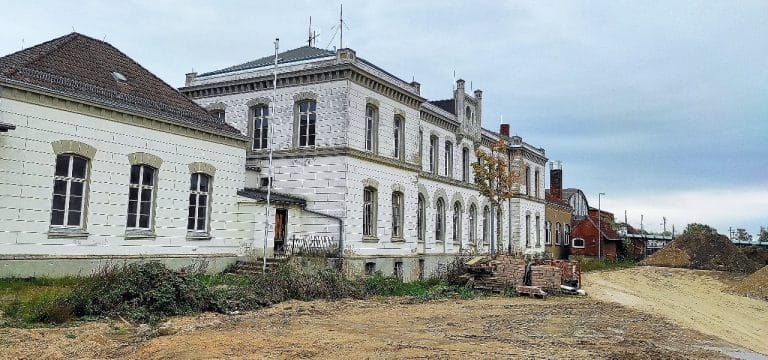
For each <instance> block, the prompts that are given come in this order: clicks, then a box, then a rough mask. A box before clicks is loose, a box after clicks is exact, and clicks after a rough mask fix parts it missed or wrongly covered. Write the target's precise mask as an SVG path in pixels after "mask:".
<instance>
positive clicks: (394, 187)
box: [180, 46, 546, 278]
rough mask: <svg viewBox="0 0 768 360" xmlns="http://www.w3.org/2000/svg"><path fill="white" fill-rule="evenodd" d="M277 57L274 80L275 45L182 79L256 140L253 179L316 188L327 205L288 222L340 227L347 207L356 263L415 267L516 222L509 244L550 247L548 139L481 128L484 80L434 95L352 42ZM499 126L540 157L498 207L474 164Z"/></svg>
mask: <svg viewBox="0 0 768 360" xmlns="http://www.w3.org/2000/svg"><path fill="white" fill-rule="evenodd" d="M278 57H279V58H280V65H279V68H278V70H277V72H278V76H277V84H276V85H277V86H276V90H275V89H274V88H273V82H274V81H273V67H272V65H273V59H274V58H273V57H265V58H263V59H259V60H255V61H252V62H249V63H245V64H242V65H238V66H234V67H231V68H227V69H223V70H218V71H213V72H209V73H204V74H200V75H197V74H194V73H193V74H188V75H187V82H186V86H185V87H184V88H182V89H180V91H181V92H182V93H183V94H186V95H187V96H189V97H191V98H192V99H194V100H195V101H196V102H197V103H198V104H200V105H202V106H203V107H205V108H207V109H209V110H211V111H213V112H215V113H217V114H220V115H221V116H223V118H224V119H226V121H227V122H228V123H229V124H231V125H233V126H235V127H237V128H238V129H239V130H240V131H242V132H243V133H245V134H247V135H248V137H249V138H250V139H251V140H250V142H251V144H250V147H249V151H248V156H247V161H246V167H247V169H248V172H247V175H246V187H253V188H258V187H261V188H262V189H264V188H265V187H266V186H267V185H268V184H272V186H273V190H274V191H277V192H280V193H284V194H291V195H294V196H298V197H301V198H303V199H305V200H306V208H307V210H308V211H311V212H312V213H313V214H316V215H314V216H310V217H304V218H302V219H296V220H292V221H295V222H297V225H296V226H295V227H293V228H289V229H288V231H289V232H291V233H293V232H298V233H304V234H315V235H317V234H322V235H325V236H335V235H336V234H337V231H336V229H333V227H334V226H337V225H336V224H337V223H338V222H337V219H338V221H341V222H342V223H343V231H342V233H341V234H340V235H339V238H338V241H339V242H340V243H342V244H343V247H344V256H345V260H346V263H347V264H349V265H350V266H351V267H354V268H356V269H357V270H355V271H359V272H363V271H364V270H365V271H370V270H372V269H375V270H381V271H383V272H384V273H403V274H404V275H405V277H410V278H413V277H416V276H421V275H423V274H424V273H425V272H426V273H428V272H431V271H433V270H434V269H436V268H438V267H439V266H440V265H441V264H444V263H445V262H446V261H447V259H448V257H449V256H451V255H453V254H459V253H487V252H489V251H490V241H491V239H492V238H494V237H495V236H494V234H495V229H496V228H497V227H498V226H500V227H501V228H502V229H503V234H504V235H503V240H502V241H503V244H504V249H500V250H512V251H517V252H525V253H531V254H540V253H542V252H543V250H544V241H543V240H544V230H543V218H544V191H543V176H542V174H543V166H544V164H545V163H546V157H545V155H544V150H543V149H540V148H535V147H533V146H531V145H529V144H527V143H525V142H523V141H522V138H520V137H517V136H513V137H510V136H509V133H506V134H499V133H495V132H491V131H488V130H484V129H482V128H481V123H482V106H483V97H482V92H481V91H480V90H475V91H474V92H472V94H468V93H467V92H466V90H465V87H464V84H465V83H464V81H463V80H458V81H457V82H456V88H455V91H454V94H453V97H452V98H451V99H448V100H440V101H433V102H430V101H427V100H426V99H424V98H423V97H422V96H421V95H420V84H418V83H416V82H410V83H409V82H405V81H403V80H401V79H399V78H397V77H395V76H393V75H391V74H389V73H387V72H386V71H384V70H382V69H380V68H378V67H376V66H375V65H373V64H371V63H370V62H368V61H366V60H364V59H362V58H359V57H357V54H356V53H355V52H354V51H353V50H351V49H340V50H338V51H336V52H332V51H327V50H322V49H317V48H313V47H308V46H305V47H302V48H298V49H294V50H290V51H286V52H284V53H281V54H280V55H279V56H278ZM273 91H275V92H276V95H275V100H274V103H273V100H272V97H273ZM270 136H271V137H270ZM499 137H501V138H504V139H505V140H506V141H507V142H508V144H509V156H510V158H511V159H512V158H516V159H517V158H519V159H522V161H523V162H524V164H525V165H526V167H527V168H528V169H529V170H528V171H529V173H528V175H529V176H528V179H529V180H527V181H526V184H525V185H527V186H526V187H523V186H521V188H520V190H521V193H519V194H517V195H516V197H515V198H514V199H513V200H512V201H509V202H508V203H505V204H502V211H503V216H502V218H501V219H495V213H496V212H495V209H491V206H490V204H489V202H488V201H487V200H486V199H484V198H483V197H481V196H480V194H479V193H478V191H477V189H476V186H475V184H474V174H473V171H472V168H471V166H470V164H471V163H473V162H474V161H475V149H486V150H487V149H488V146H489V144H490V143H491V142H492V141H495V140H497V139H498V138H499ZM270 144H271V145H270ZM270 146H271V147H272V149H273V168H274V173H272V174H271V175H270V173H269V166H268V149H269V147H270ZM523 191H524V192H523ZM271 241H272V240H271V238H270V237H268V238H267V240H266V244H267V245H266V246H267V252H268V253H270V254H271V253H273V251H274V250H273V248H274V245H273V244H272V243H271ZM257 243H258V242H257ZM257 252H258V251H257Z"/></svg>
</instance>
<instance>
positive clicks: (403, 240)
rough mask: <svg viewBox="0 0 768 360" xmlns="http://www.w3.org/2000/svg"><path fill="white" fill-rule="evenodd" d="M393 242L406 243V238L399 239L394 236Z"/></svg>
mask: <svg viewBox="0 0 768 360" xmlns="http://www.w3.org/2000/svg"><path fill="white" fill-rule="evenodd" d="M392 242H393V243H404V242H405V238H403V237H399V236H393V237H392Z"/></svg>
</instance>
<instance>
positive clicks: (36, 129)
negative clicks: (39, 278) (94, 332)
mask: <svg viewBox="0 0 768 360" xmlns="http://www.w3.org/2000/svg"><path fill="white" fill-rule="evenodd" d="M0 121H3V122H7V123H11V124H14V125H16V130H13V131H10V132H7V133H2V134H0V224H2V226H0V254H5V255H9V254H10V255H13V254H33V255H34V254H40V255H136V254H146V255H152V254H221V253H233V254H234V253H239V252H241V249H242V247H243V244H244V242H246V241H247V239H250V237H251V233H250V232H244V231H242V230H241V229H239V228H238V227H236V226H233V224H234V223H236V222H237V221H238V218H237V215H236V209H237V195H236V192H237V190H238V189H241V188H242V187H243V185H244V179H245V176H244V166H245V151H244V150H243V149H242V148H240V147H236V146H230V145H223V144H219V143H214V142H210V141H204V140H198V139H195V138H190V137H186V136H181V135H176V134H172V133H169V132H163V131H158V130H152V129H148V128H145V127H139V126H133V125H129V124H126V123H122V122H115V121H111V120H105V119H102V118H96V117H92V116H87V115H82V114H78V113H73V112H68V111H63V110H59V109H55V108H50V107H44V106H39V105H34V104H31V103H26V102H20V101H15V100H10V99H6V98H0ZM58 140H76V141H79V142H82V143H86V144H88V145H91V146H93V147H94V148H95V149H96V153H95V156H94V158H93V159H91V161H90V169H91V171H90V180H89V190H88V197H89V199H88V207H87V223H86V230H87V232H88V233H89V235H88V236H87V237H78V238H55V237H50V236H48V230H49V225H50V211H51V201H52V187H53V173H54V163H55V159H56V154H55V153H54V151H53V148H52V145H51V143H53V142H55V141H58ZM134 152H145V153H149V154H152V155H155V156H158V157H160V158H161V159H162V160H163V163H162V166H161V167H160V168H159V171H158V175H157V189H156V193H155V194H156V207H155V218H154V222H155V224H156V225H155V233H156V237H155V238H150V239H126V237H125V229H126V227H125V223H126V216H127V215H126V213H127V202H128V180H129V171H130V163H129V160H128V154H131V153H134ZM193 162H205V163H208V164H210V165H212V166H214V167H215V168H216V173H215V176H214V177H213V183H212V184H213V185H212V191H211V204H212V205H211V210H210V218H211V221H210V235H211V238H210V239H209V240H188V239H187V230H186V223H187V219H186V217H187V211H188V209H187V206H188V197H189V181H190V170H189V164H190V163H193Z"/></svg>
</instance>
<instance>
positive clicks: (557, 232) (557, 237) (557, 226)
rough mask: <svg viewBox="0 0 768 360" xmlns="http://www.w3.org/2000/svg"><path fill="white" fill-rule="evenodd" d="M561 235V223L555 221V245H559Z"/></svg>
mask: <svg viewBox="0 0 768 360" xmlns="http://www.w3.org/2000/svg"><path fill="white" fill-rule="evenodd" d="M561 235H562V232H561V225H560V223H557V224H555V245H560V244H561V243H562V238H561Z"/></svg>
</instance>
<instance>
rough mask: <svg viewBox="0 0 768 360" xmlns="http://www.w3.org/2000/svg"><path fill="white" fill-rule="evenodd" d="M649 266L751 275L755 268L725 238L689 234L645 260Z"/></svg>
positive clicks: (753, 264) (696, 233)
mask: <svg viewBox="0 0 768 360" xmlns="http://www.w3.org/2000/svg"><path fill="white" fill-rule="evenodd" d="M645 263H646V264H647V265H651V266H664V267H680V268H691V269H702V270H722V271H731V272H742V273H751V272H754V271H756V270H757V269H758V268H759V266H758V265H757V264H755V262H754V261H752V260H751V259H750V258H748V257H747V256H745V255H744V254H743V253H742V252H741V251H740V250H739V248H738V247H736V245H734V244H733V243H732V242H731V241H730V240H728V237H726V236H725V235H720V234H715V233H706V232H692V233H686V234H683V235H680V236H678V237H677V238H675V240H673V241H672V242H671V243H669V245H667V246H666V247H665V248H664V249H661V250H659V251H658V252H656V253H655V254H653V255H651V256H650V257H648V259H646V261H645Z"/></svg>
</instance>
